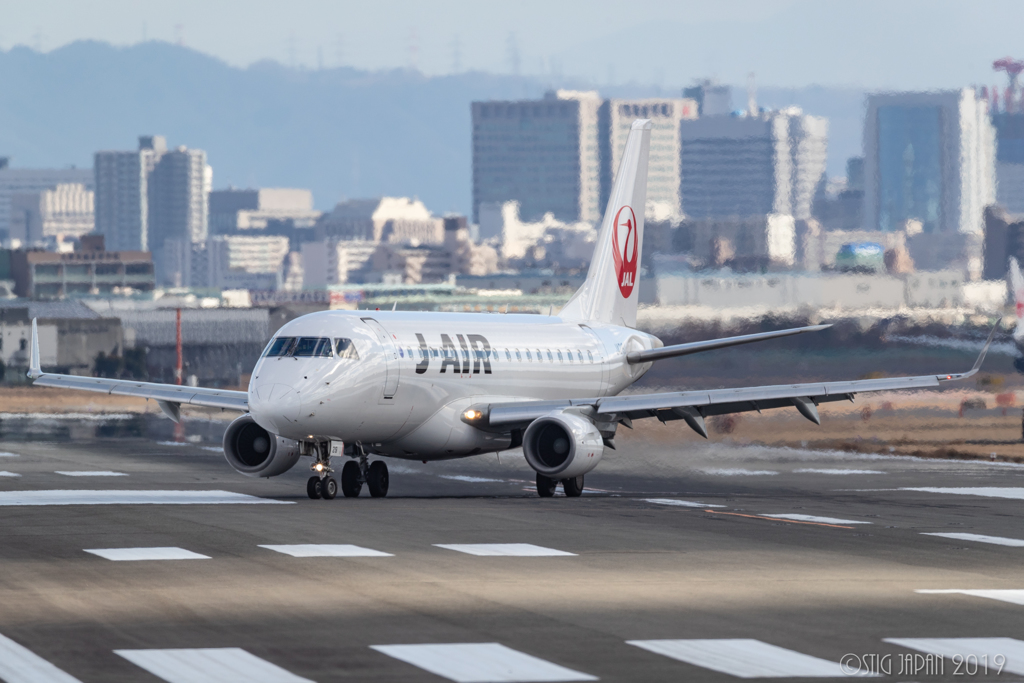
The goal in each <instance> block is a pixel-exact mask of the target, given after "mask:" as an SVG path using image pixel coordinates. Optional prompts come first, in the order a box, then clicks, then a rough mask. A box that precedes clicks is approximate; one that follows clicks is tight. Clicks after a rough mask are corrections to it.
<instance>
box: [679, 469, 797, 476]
mask: <svg viewBox="0 0 1024 683" xmlns="http://www.w3.org/2000/svg"><path fill="white" fill-rule="evenodd" d="M697 471H698V472H700V473H701V474H716V475H718V476H720V477H740V476H749V477H755V476H770V475H774V474H778V472H776V471H775V470H747V469H744V468H742V467H727V468H713V469H707V470H697Z"/></svg>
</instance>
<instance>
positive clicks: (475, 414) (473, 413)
mask: <svg viewBox="0 0 1024 683" xmlns="http://www.w3.org/2000/svg"><path fill="white" fill-rule="evenodd" d="M483 416H484V414H483V413H482V412H480V411H479V410H474V409H473V408H470V409H469V410H467V411H466V412H464V413H463V414H462V417H464V418H466V419H467V420H479V419H480V418H481V417H483Z"/></svg>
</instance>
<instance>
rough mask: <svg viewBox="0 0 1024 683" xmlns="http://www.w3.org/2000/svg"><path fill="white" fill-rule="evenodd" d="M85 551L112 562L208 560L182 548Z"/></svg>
mask: <svg viewBox="0 0 1024 683" xmlns="http://www.w3.org/2000/svg"><path fill="white" fill-rule="evenodd" d="M85 552H87V553H92V554H93V555H98V556H100V557H102V558H104V559H107V560H113V561H114V562H135V561H138V560H209V559H210V557H209V556H208V555H200V554H199V553H194V552H192V551H191V550H185V549H184V548H93V549H91V550H89V549H87V550H86V551H85Z"/></svg>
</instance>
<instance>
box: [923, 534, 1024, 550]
mask: <svg viewBox="0 0 1024 683" xmlns="http://www.w3.org/2000/svg"><path fill="white" fill-rule="evenodd" d="M921 535H922V536H941V537H942V538H954V539H956V540H958V541H978V542H979V543H991V544H993V545H1008V546H1010V547H1012V548H1024V540H1021V539H1019V538H1003V537H1001V536H985V535H983V534H964V533H922V534H921Z"/></svg>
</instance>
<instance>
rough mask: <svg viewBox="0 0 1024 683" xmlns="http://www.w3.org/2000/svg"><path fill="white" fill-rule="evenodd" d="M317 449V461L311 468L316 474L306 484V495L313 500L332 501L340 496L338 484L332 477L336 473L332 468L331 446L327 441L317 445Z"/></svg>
mask: <svg viewBox="0 0 1024 683" xmlns="http://www.w3.org/2000/svg"><path fill="white" fill-rule="evenodd" d="M315 448H316V459H315V460H314V461H313V462H312V463H311V464H310V466H309V469H311V470H312V471H313V472H314V473H315V474H313V476H312V477H310V478H309V480H308V481H307V482H306V495H307V496H309V497H310V498H312V499H313V500H316V499H317V498H323V499H324V500H331V499H332V498H334V497H335V496H336V495H338V482H337V481H335V480H334V477H332V476H331V472H333V471H334V470H333V469H332V468H331V451H330V448H331V444H330V442H327V441H325V442H323V443H319V444H316V445H315Z"/></svg>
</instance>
